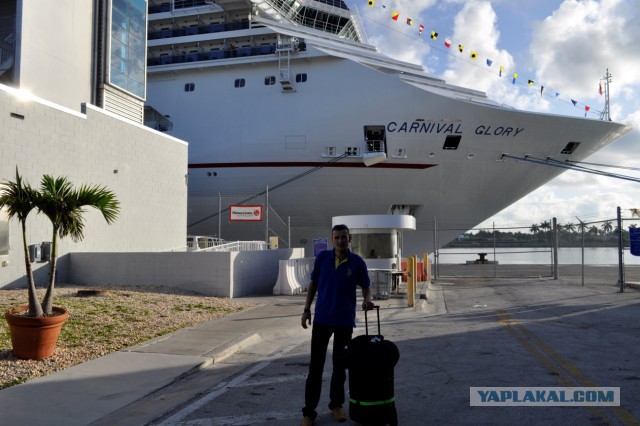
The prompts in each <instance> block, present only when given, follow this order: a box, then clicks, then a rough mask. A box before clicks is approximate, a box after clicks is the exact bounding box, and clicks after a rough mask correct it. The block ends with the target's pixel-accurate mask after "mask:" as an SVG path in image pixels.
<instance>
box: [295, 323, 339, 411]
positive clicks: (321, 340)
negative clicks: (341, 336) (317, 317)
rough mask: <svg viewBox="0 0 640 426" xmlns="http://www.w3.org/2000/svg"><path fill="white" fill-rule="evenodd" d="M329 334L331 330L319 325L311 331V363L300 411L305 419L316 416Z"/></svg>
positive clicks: (314, 326)
mask: <svg viewBox="0 0 640 426" xmlns="http://www.w3.org/2000/svg"><path fill="white" fill-rule="evenodd" d="M331 333H332V330H331V328H329V327H326V326H323V325H319V324H314V325H313V327H312V329H311V361H310V363H309V374H308V375H307V382H306V384H305V388H304V408H303V409H302V415H303V416H305V417H311V418H313V419H315V418H316V416H317V413H316V407H317V406H318V402H319V401H320V392H321V391H322V371H323V370H324V362H325V358H326V357H327V346H328V345H329V339H330V338H331Z"/></svg>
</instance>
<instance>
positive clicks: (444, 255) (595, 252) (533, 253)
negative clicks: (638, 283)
mask: <svg viewBox="0 0 640 426" xmlns="http://www.w3.org/2000/svg"><path fill="white" fill-rule="evenodd" d="M478 253H487V257H486V259H487V260H497V261H498V263H499V264H501V265H538V264H539V265H550V264H551V263H552V260H553V259H552V252H551V250H550V249H548V248H546V249H545V248H537V249H536V248H500V249H496V251H495V257H494V251H493V248H491V247H485V248H455V249H441V250H440V251H439V255H440V258H439V263H442V264H445V263H455V264H457V263H466V262H467V261H469V260H477V259H478ZM430 257H431V260H432V261H433V255H430ZM624 259H625V263H632V264H633V263H634V264H640V257H638V256H632V255H631V254H630V253H629V250H628V249H626V250H625V251H624ZM584 263H585V265H617V264H618V249H617V248H615V247H585V249H584ZM558 264H560V265H580V264H582V248H581V247H571V248H559V249H558Z"/></svg>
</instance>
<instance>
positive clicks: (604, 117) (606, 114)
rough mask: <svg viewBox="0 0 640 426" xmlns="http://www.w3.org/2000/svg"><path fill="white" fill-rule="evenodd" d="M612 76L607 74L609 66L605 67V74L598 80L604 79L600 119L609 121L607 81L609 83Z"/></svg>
mask: <svg viewBox="0 0 640 426" xmlns="http://www.w3.org/2000/svg"><path fill="white" fill-rule="evenodd" d="M612 77H613V76H612V75H611V74H609V68H607V74H606V75H605V76H604V77H602V78H601V79H600V81H604V108H603V109H602V112H601V113H600V120H607V121H611V111H610V110H609V83H611V79H612ZM601 90H602V89H601ZM600 93H602V92H600Z"/></svg>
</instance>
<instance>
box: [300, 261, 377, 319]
mask: <svg viewBox="0 0 640 426" xmlns="http://www.w3.org/2000/svg"><path fill="white" fill-rule="evenodd" d="M311 279H312V280H313V281H315V282H317V283H318V293H317V295H318V298H317V300H316V307H315V315H314V320H313V323H314V324H321V325H328V326H345V327H355V326H356V289H357V288H356V287H357V286H360V287H362V288H369V286H370V285H371V282H370V281H369V274H368V273H367V265H366V263H365V262H364V260H363V259H362V258H361V257H360V256H358V255H357V254H355V253H353V252H351V251H349V255H348V256H347V259H346V260H345V261H343V262H341V263H340V264H339V265H337V266H336V259H335V254H334V251H333V250H324V251H322V252H320V254H318V256H317V257H316V259H315V263H314V265H313V271H312V272H311Z"/></svg>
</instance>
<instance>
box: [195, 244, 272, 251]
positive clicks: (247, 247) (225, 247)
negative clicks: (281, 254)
mask: <svg viewBox="0 0 640 426" xmlns="http://www.w3.org/2000/svg"><path fill="white" fill-rule="evenodd" d="M267 248H268V247H267V243H266V242H264V241H231V242H228V243H224V244H220V245H215V246H212V247H208V248H205V249H200V250H196V251H200V252H219V251H259V250H267Z"/></svg>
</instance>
